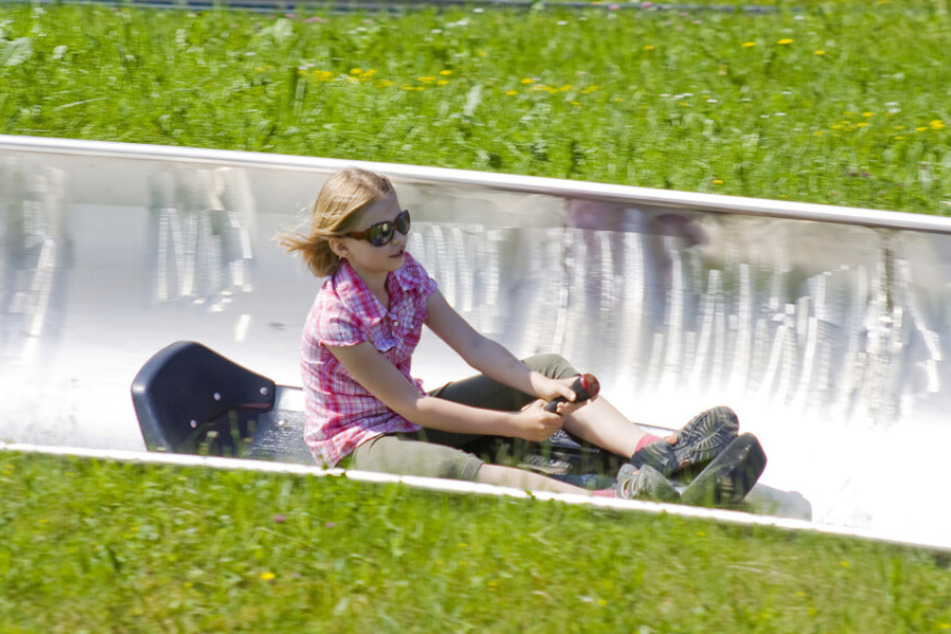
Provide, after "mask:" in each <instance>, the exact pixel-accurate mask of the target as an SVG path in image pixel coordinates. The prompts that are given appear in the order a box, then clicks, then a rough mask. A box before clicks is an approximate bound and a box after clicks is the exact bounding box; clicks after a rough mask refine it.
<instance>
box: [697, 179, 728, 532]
mask: <svg viewBox="0 0 951 634" xmlns="http://www.w3.org/2000/svg"><path fill="white" fill-rule="evenodd" d="M713 184H714V185H722V184H723V181H722V180H720V179H719V178H714V179H713ZM700 532H701V533H702V532H703V531H700ZM705 536H706V533H704V534H703V535H701V537H705Z"/></svg>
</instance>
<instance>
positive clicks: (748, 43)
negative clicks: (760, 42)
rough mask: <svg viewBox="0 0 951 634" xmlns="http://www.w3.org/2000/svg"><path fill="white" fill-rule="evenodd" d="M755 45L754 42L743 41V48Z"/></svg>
mask: <svg viewBox="0 0 951 634" xmlns="http://www.w3.org/2000/svg"><path fill="white" fill-rule="evenodd" d="M754 46H756V42H743V48H753V47H754Z"/></svg>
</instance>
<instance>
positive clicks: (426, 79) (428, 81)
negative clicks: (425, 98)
mask: <svg viewBox="0 0 951 634" xmlns="http://www.w3.org/2000/svg"><path fill="white" fill-rule="evenodd" d="M416 79H418V80H419V81H421V82H423V83H424V84H431V83H433V82H434V81H436V78H435V77H433V76H431V75H430V76H426V77H417V78H416Z"/></svg>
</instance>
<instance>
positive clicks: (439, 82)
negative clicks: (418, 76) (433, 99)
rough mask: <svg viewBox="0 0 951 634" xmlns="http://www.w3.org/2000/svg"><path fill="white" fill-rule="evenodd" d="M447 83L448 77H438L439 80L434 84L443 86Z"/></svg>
mask: <svg viewBox="0 0 951 634" xmlns="http://www.w3.org/2000/svg"><path fill="white" fill-rule="evenodd" d="M448 83H450V82H449V80H448V79H440V80H439V81H437V82H436V85H437V86H445V85H446V84H448Z"/></svg>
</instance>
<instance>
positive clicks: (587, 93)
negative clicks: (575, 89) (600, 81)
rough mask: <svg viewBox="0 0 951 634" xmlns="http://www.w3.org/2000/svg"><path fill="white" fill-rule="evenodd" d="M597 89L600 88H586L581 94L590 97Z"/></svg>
mask: <svg viewBox="0 0 951 634" xmlns="http://www.w3.org/2000/svg"><path fill="white" fill-rule="evenodd" d="M598 88H600V86H588V87H587V88H585V89H584V90H582V91H581V92H582V93H583V94H585V95H590V94H591V93H593V92H594V91H595V90H597V89H598Z"/></svg>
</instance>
